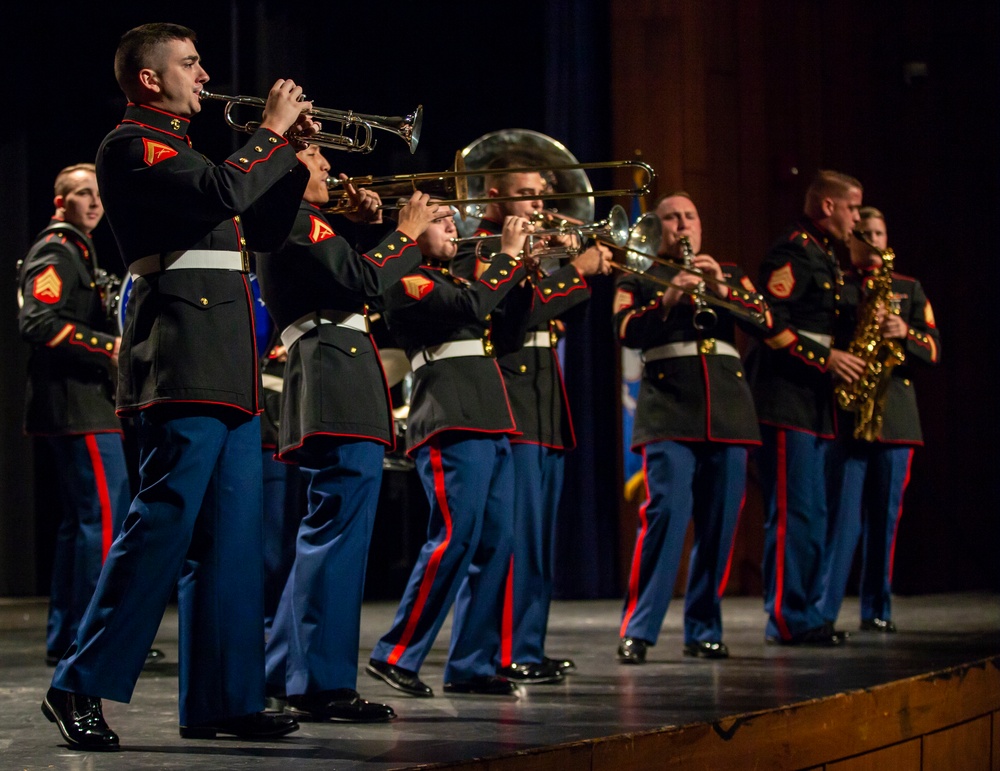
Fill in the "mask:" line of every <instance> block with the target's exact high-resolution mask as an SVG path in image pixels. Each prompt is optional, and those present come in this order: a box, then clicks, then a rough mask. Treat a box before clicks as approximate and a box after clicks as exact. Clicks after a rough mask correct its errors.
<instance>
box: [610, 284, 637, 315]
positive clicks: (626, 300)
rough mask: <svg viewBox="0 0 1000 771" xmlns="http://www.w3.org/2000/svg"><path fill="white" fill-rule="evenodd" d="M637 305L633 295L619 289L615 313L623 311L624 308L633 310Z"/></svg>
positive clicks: (616, 293) (616, 294)
mask: <svg viewBox="0 0 1000 771" xmlns="http://www.w3.org/2000/svg"><path fill="white" fill-rule="evenodd" d="M634 304H635V300H634V299H632V293H631V292H629V291H627V290H625V289H619V290H618V291H617V292H615V309H614V313H618V311H620V310H623V309H624V308H631V307H632V306H633V305H634Z"/></svg>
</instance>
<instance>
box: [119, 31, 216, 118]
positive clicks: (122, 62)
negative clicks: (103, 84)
mask: <svg viewBox="0 0 1000 771" xmlns="http://www.w3.org/2000/svg"><path fill="white" fill-rule="evenodd" d="M171 40H190V41H191V42H192V43H194V42H196V41H197V36H196V35H195V33H194V30H191V29H188V28H187V27H182V26H181V25H180V24H168V23H166V22H156V23H153V24H143V25H141V26H139V27H134V28H132V29H130V30H129V31H128V32H126V33H125V34H124V35H122V39H121V41H120V42H119V43H118V50H117V51H115V80H117V81H118V86H119V87H120V88H121V90H122V91H124V92H125V96H127V97H128V98H129V99H132V98H133V97H134V95H135V92H136V90H137V89H138V87H139V84H138V78H139V72H140V71H142V70H143V69H145V68H147V67H149V68H151V69H157V68H158V67H160V66H161V64H162V63H161V62H160V61H159V58H158V54H159V49H160V47H161V46H162V45H163V44H164V43H169V42H170V41H171Z"/></svg>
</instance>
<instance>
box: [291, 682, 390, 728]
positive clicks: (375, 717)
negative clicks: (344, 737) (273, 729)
mask: <svg viewBox="0 0 1000 771" xmlns="http://www.w3.org/2000/svg"><path fill="white" fill-rule="evenodd" d="M285 714H288V715H292V716H293V717H296V718H298V719H299V720H311V721H315V722H318V723H325V722H327V721H333V722H335V723H385V722H387V721H389V720H392V719H394V718H395V717H396V713H395V712H394V711H393V709H392V707H390V706H389V705H388V704H373V703H372V702H370V701H366V700H365V699H362V698H361V696H360V695H359V694H358V692H357V691H355V690H354V689H353V688H338V689H336V690H333V691H320V692H318V693H307V694H304V695H302V696H289V697H288V703H287V704H286V705H285Z"/></svg>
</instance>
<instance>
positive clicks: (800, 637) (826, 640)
mask: <svg viewBox="0 0 1000 771" xmlns="http://www.w3.org/2000/svg"><path fill="white" fill-rule="evenodd" d="M849 636H850V635H848V634H847V632H841V631H840V630H839V629H834V628H833V624H830V623H826V624H822V625H820V626H816V627H813V628H812V629H807V630H806V631H804V632H800V633H799V634H795V635H792V636H791V637H789V638H788V639H785V638H783V637H773V636H770V635H768V636H767V637H766V638H765V639H766V641H767V642H769V643H772V644H776V645H819V646H826V647H834V646H837V645H843V644H844V643H845V642H846V641H847V638H848V637H849Z"/></svg>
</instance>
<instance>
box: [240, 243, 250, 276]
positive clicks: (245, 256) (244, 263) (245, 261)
mask: <svg viewBox="0 0 1000 771" xmlns="http://www.w3.org/2000/svg"><path fill="white" fill-rule="evenodd" d="M240 270H242V271H243V272H244V273H249V272H250V252H248V251H247V250H246V249H240Z"/></svg>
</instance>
